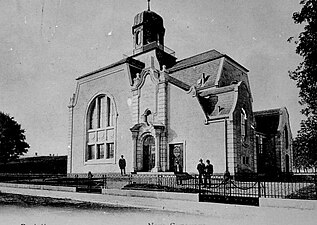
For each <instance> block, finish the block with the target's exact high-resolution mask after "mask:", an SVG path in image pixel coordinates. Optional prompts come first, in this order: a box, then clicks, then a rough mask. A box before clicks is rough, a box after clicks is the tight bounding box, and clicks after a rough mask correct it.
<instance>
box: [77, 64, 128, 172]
mask: <svg viewBox="0 0 317 225" xmlns="http://www.w3.org/2000/svg"><path fill="white" fill-rule="evenodd" d="M78 84H79V85H78V88H77V92H76V103H75V107H74V118H73V122H74V127H73V148H72V170H71V172H72V173H87V172H88V171H91V172H93V173H104V172H119V166H118V160H119V157H120V155H121V154H123V155H124V156H125V158H126V161H127V171H131V170H132V151H131V149H132V137H131V132H130V127H132V116H131V114H132V113H131V112H132V108H131V106H129V102H130V101H129V100H128V99H130V98H131V97H132V94H131V89H130V85H129V78H128V72H127V66H126V65H125V64H123V65H120V66H117V67H114V68H111V69H108V70H106V71H102V72H99V73H97V74H94V75H91V76H89V77H86V78H84V79H82V80H80V81H79V82H78ZM98 93H106V94H111V95H112V96H113V98H114V101H115V104H116V108H117V112H118V117H117V132H116V140H115V145H116V147H115V156H114V159H112V160H108V161H102V160H98V162H96V163H95V164H90V163H87V162H85V160H84V152H85V148H86V144H85V143H86V139H85V131H86V127H85V118H86V117H85V116H86V113H87V107H88V103H89V101H90V100H91V99H92V98H93V97H94V96H96V94H98Z"/></svg>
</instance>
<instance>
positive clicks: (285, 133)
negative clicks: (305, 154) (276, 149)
mask: <svg viewBox="0 0 317 225" xmlns="http://www.w3.org/2000/svg"><path fill="white" fill-rule="evenodd" d="M284 138H285V139H284V141H285V148H286V149H288V130H287V126H285V128H284Z"/></svg>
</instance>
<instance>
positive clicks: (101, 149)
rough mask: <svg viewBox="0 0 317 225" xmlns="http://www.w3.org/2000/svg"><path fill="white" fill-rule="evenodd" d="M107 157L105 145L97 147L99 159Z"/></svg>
mask: <svg viewBox="0 0 317 225" xmlns="http://www.w3.org/2000/svg"><path fill="white" fill-rule="evenodd" d="M104 157H105V149H104V144H98V145H97V159H103V158H104Z"/></svg>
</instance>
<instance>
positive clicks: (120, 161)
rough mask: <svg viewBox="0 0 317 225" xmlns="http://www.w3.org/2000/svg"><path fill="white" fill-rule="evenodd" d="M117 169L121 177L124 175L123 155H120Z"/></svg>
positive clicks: (124, 163)
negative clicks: (118, 168)
mask: <svg viewBox="0 0 317 225" xmlns="http://www.w3.org/2000/svg"><path fill="white" fill-rule="evenodd" d="M119 167H120V172H121V175H122V176H123V175H125V167H126V162H125V159H124V156H123V155H121V159H119Z"/></svg>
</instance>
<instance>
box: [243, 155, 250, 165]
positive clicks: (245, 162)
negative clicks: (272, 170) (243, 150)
mask: <svg viewBox="0 0 317 225" xmlns="http://www.w3.org/2000/svg"><path fill="white" fill-rule="evenodd" d="M242 164H244V165H249V157H248V156H243V157H242Z"/></svg>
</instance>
